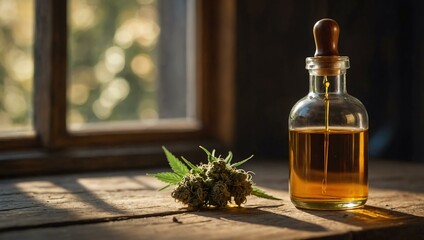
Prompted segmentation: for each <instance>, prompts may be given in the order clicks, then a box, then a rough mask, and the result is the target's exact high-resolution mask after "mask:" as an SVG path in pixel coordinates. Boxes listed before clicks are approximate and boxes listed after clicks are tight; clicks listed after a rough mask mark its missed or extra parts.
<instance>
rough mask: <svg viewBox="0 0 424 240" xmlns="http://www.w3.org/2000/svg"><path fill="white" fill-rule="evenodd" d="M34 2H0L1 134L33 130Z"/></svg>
mask: <svg viewBox="0 0 424 240" xmlns="http://www.w3.org/2000/svg"><path fill="white" fill-rule="evenodd" d="M33 36H34V1H33V0H0V131H17V130H25V131H26V130H30V129H31V128H32V94H33V75H34V60H33Z"/></svg>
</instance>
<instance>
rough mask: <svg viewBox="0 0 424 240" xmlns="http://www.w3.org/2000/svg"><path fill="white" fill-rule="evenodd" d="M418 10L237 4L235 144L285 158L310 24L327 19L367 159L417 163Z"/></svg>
mask: <svg viewBox="0 0 424 240" xmlns="http://www.w3.org/2000/svg"><path fill="white" fill-rule="evenodd" d="M421 9H424V3H422V1H394V0H389V1H364V0H363V1H296V0H287V1H280V0H265V1H257V0H244V1H238V6H237V49H236V50H237V71H236V73H237V75H236V86H237V87H236V88H237V89H236V91H237V93H236V100H237V101H236V109H237V113H236V116H237V119H236V123H237V124H236V146H237V149H238V150H239V151H240V152H243V153H255V154H256V155H259V156H262V157H278V158H287V156H288V139H287V135H288V133H287V118H288V114H289V112H290V109H291V107H292V106H293V104H295V102H296V101H297V100H298V99H300V98H301V97H303V96H304V95H306V94H307V91H308V72H307V71H306V70H305V68H304V67H305V58H306V57H309V56H313V54H314V52H315V45H314V40H313V35H312V27H313V25H314V24H315V22H316V21H318V20H319V19H321V18H324V17H329V18H333V19H335V20H336V21H337V22H338V23H339V25H340V28H341V33H340V40H339V52H340V54H341V55H347V56H349V57H350V60H351V69H350V70H348V74H347V87H348V92H349V93H350V94H351V95H353V96H355V97H357V98H359V99H360V100H361V101H362V102H363V103H364V105H365V106H366V107H367V110H368V114H369V118H370V145H369V147H370V155H371V157H374V158H386V159H406V160H417V161H420V160H421V161H423V158H424V157H423V156H424V155H423V153H424V152H423V150H421V149H424V145H423V144H424V138H422V137H421V136H424V121H423V119H424V82H423V81H424V78H423V74H422V73H421V70H420V69H424V68H423V65H424V64H423V63H424V60H421V57H424V55H423V53H424V22H423V21H424V20H422V19H421V15H422V14H423V13H421ZM422 145H423V146H422Z"/></svg>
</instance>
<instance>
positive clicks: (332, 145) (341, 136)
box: [289, 128, 368, 210]
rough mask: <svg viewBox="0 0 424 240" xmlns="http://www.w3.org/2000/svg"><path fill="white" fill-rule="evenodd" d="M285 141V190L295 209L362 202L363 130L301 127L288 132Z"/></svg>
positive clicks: (364, 186) (365, 143)
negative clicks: (287, 173)
mask: <svg viewBox="0 0 424 240" xmlns="http://www.w3.org/2000/svg"><path fill="white" fill-rule="evenodd" d="M326 135H327V136H328V139H327V141H328V142H329V144H328V145H327V146H328V150H327V151H328V152H327V153H325V151H326V149H325V148H324V146H325V141H326ZM289 139H290V141H289V142H290V145H289V151H290V159H291V160H292V161H291V163H290V186H289V187H290V194H291V200H292V201H293V202H294V203H295V205H296V206H298V207H303V208H309V209H328V210H331V209H346V208H355V207H358V206H361V205H363V204H364V203H365V202H366V200H367V196H368V181H367V179H368V169H367V161H368V159H367V158H368V155H367V154H364V153H366V152H367V151H368V149H367V146H368V131H367V130H364V131H360V130H356V129H349V128H337V129H331V130H330V131H329V132H327V131H326V130H325V128H304V129H296V130H291V131H290V132H289ZM326 156H327V159H325V157H326Z"/></svg>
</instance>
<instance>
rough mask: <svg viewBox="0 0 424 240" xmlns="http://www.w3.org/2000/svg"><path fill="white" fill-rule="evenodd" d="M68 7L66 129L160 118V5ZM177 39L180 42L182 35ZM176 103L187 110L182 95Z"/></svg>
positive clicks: (103, 2) (84, 3)
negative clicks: (180, 103) (99, 123)
mask: <svg viewBox="0 0 424 240" xmlns="http://www.w3.org/2000/svg"><path fill="white" fill-rule="evenodd" d="M179 1H180V2H182V1H181V0H179ZM68 2H69V8H68V9H69V10H68V11H69V19H68V21H69V26H70V27H69V46H68V54H69V60H68V64H69V66H68V94H67V98H68V120H67V121H68V125H69V124H70V125H71V126H78V125H83V124H86V123H98V122H115V121H141V122H143V121H149V122H152V121H157V120H160V119H162V118H165V117H164V116H161V111H163V109H162V106H160V105H161V104H159V97H160V95H161V94H167V93H163V92H162V93H160V91H162V90H161V87H160V86H161V84H160V79H159V78H160V76H159V75H160V74H159V72H160V71H162V69H160V66H159V65H162V62H163V61H166V60H165V59H163V60H160V59H161V57H160V56H161V49H160V46H162V45H163V43H162V44H161V43H160V41H166V39H161V37H163V34H162V32H161V30H162V29H161V26H160V22H161V16H160V15H159V9H160V6H161V1H158V0H128V1H116V0H69V1H68ZM165 5H166V4H165V3H164V6H165ZM181 34H183V35H184V39H185V38H186V36H185V34H186V32H185V31H182V32H181ZM184 57H185V56H184ZM181 61H183V62H184V61H185V60H184V58H182V59H181ZM165 65H166V64H165ZM184 84H185V85H187V83H184ZM180 87H181V86H180ZM182 87H184V88H187V86H182ZM179 99H183V100H182V101H184V104H185V105H186V103H185V102H186V94H185V92H184V95H182V94H179V95H178V94H177V95H175V99H174V100H173V101H179ZM192 100H193V99H192ZM166 118H187V114H186V112H182V113H180V114H178V115H174V116H170V117H168V116H166Z"/></svg>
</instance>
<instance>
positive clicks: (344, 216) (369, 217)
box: [302, 205, 424, 239]
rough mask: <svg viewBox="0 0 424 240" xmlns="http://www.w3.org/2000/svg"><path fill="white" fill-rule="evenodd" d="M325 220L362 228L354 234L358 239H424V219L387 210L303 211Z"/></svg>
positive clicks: (368, 207)
mask: <svg viewBox="0 0 424 240" xmlns="http://www.w3.org/2000/svg"><path fill="white" fill-rule="evenodd" d="M302 211H304V212H305V213H308V214H311V215H314V216H317V217H321V218H324V219H328V220H332V221H336V222H340V223H344V224H348V225H354V226H358V227H362V229H363V230H364V231H360V232H354V233H352V235H354V237H356V238H358V239H381V238H382V237H389V238H388V239H424V218H423V217H418V216H414V215H410V214H406V213H401V212H397V211H393V210H389V209H385V208H379V207H374V206H369V205H366V206H365V207H364V208H359V209H353V210H347V211H316V210H302Z"/></svg>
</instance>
